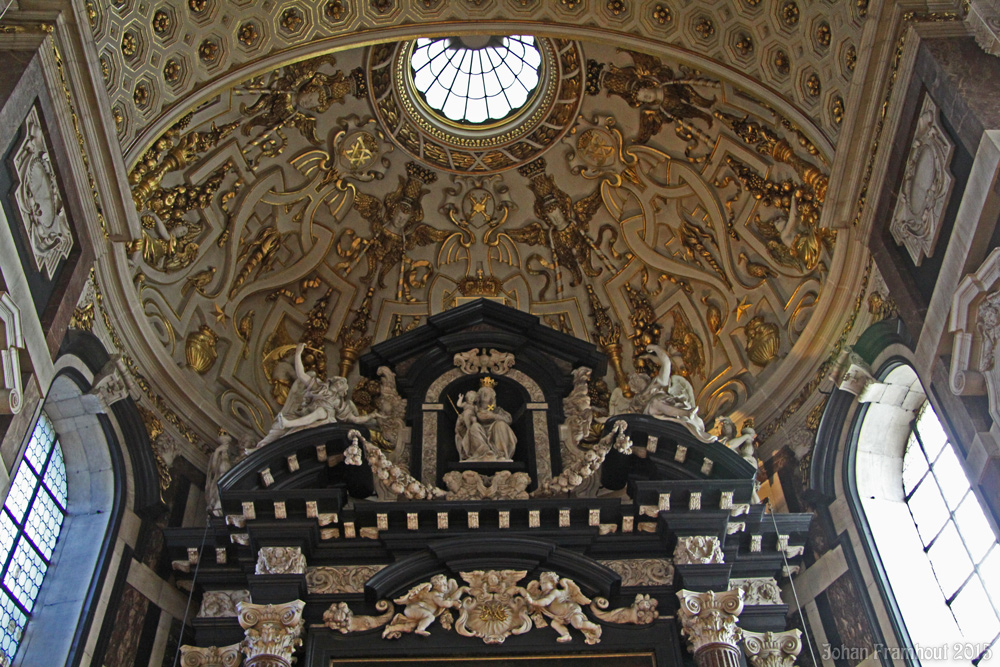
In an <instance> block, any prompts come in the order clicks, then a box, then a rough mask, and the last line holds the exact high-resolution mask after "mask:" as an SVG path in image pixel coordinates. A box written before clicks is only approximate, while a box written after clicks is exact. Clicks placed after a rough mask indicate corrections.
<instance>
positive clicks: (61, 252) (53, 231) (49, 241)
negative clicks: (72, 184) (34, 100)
mask: <svg viewBox="0 0 1000 667" xmlns="http://www.w3.org/2000/svg"><path fill="white" fill-rule="evenodd" d="M24 131H25V134H24V141H22V142H21V145H20V146H19V147H18V149H17V152H16V153H15V154H14V171H15V172H16V174H17V180H18V183H17V187H16V188H15V189H14V200H15V201H16V202H17V207H18V210H19V211H20V212H21V220H22V221H23V222H24V226H25V229H26V230H27V234H28V245H29V247H30V248H31V255H32V257H33V258H34V260H35V266H36V267H38V270H39V272H41V273H44V274H45V275H46V277H47V278H48V279H49V280H51V279H52V277H53V275H55V272H56V267H57V266H58V265H59V262H60V261H62V260H63V259H65V258H66V257H69V253H70V251H71V250H72V249H73V232H72V230H71V229H70V226H69V218H68V217H67V215H66V206H65V204H64V203H63V199H62V195H61V194H60V193H59V183H58V181H57V179H56V173H55V169H54V167H53V164H52V159H51V157H50V156H49V149H48V146H47V145H46V143H45V135H44V134H43V132H42V123H41V119H39V117H38V109H37V108H35V107H32V109H31V111H30V112H29V113H28V116H27V118H25V121H24Z"/></svg>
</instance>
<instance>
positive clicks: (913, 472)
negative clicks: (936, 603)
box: [903, 403, 1000, 662]
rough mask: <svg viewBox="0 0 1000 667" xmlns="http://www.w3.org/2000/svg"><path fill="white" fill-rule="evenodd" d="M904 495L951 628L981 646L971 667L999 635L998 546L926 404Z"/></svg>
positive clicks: (907, 455) (909, 446)
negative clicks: (954, 625)
mask: <svg viewBox="0 0 1000 667" xmlns="http://www.w3.org/2000/svg"><path fill="white" fill-rule="evenodd" d="M903 492H904V494H905V499H906V504H907V506H908V507H909V509H910V514H911V515H912V516H913V522H914V523H915V524H916V527H917V533H918V534H919V535H920V542H921V544H922V545H923V551H924V553H925V554H926V556H927V558H928V560H929V561H930V564H931V568H932V570H933V571H934V577H935V579H936V580H937V585H938V587H939V589H940V591H941V594H942V595H943V596H944V598H945V602H946V604H947V605H948V607H949V609H950V610H951V613H952V616H954V618H955V622H956V623H957V624H958V627H959V629H960V630H961V632H962V635H963V636H964V638H965V639H966V641H968V642H971V643H972V644H981V649H982V650H980V651H978V652H977V651H975V650H972V651H971V653H975V654H976V655H975V656H973V657H974V662H975V661H976V660H975V659H976V658H979V657H980V656H981V655H982V653H984V652H985V651H986V649H987V648H988V647H989V646H992V645H995V644H996V642H997V635H998V634H1000V613H998V612H1000V544H998V543H997V539H996V537H995V536H994V535H993V530H992V529H991V528H990V524H989V521H988V520H987V519H986V515H985V514H984V513H983V508H982V506H981V505H980V504H979V500H978V499H977V498H976V496H975V494H974V493H973V492H972V488H971V486H970V485H969V480H968V477H966V475H965V471H964V470H963V469H962V464H961V463H960V462H959V460H958V457H957V456H956V454H955V448H954V446H953V445H952V444H951V443H950V442H948V436H947V435H945V432H944V429H943V428H942V427H941V422H940V420H939V419H938V417H937V415H936V414H935V413H934V408H932V407H931V405H930V403H924V405H923V407H922V408H920V411H919V413H918V415H917V418H916V419H915V420H914V421H913V429H912V431H911V433H910V437H909V439H908V440H907V443H906V451H905V452H904V454H903Z"/></svg>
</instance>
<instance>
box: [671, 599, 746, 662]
mask: <svg viewBox="0 0 1000 667" xmlns="http://www.w3.org/2000/svg"><path fill="white" fill-rule="evenodd" d="M677 597H678V598H679V599H680V602H681V606H680V609H678V611H677V618H678V620H680V622H681V626H682V628H681V634H682V635H683V636H684V637H685V638H686V639H687V642H688V650H689V651H691V653H692V654H694V662H695V664H696V665H698V667H740V651H739V649H738V648H737V644H738V643H739V641H740V637H741V632H742V631H741V630H740V628H739V627H737V625H736V621H737V620H738V618H739V615H740V612H742V611H743V591H742V590H741V589H739V588H736V589H733V590H731V591H724V592H722V593H716V592H713V591H708V592H705V593H698V592H696V591H689V590H681V591H677Z"/></svg>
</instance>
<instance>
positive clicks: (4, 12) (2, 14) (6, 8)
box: [0, 0, 14, 21]
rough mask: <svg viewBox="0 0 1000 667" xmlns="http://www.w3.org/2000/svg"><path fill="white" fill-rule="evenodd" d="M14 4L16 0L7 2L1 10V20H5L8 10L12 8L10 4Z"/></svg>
mask: <svg viewBox="0 0 1000 667" xmlns="http://www.w3.org/2000/svg"><path fill="white" fill-rule="evenodd" d="M13 4H14V0H9V1H8V2H7V6H6V7H4V8H3V11H2V12H0V21H2V20H3V17H4V14H6V13H7V10H8V9H10V6H11V5H13Z"/></svg>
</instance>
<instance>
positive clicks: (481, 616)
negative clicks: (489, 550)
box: [328, 570, 659, 644]
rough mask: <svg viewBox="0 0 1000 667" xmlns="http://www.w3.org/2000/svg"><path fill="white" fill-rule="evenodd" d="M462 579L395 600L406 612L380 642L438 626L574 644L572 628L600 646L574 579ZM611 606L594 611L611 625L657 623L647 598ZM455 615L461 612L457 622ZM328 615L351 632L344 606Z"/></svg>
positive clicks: (440, 581) (441, 580) (488, 637)
mask: <svg viewBox="0 0 1000 667" xmlns="http://www.w3.org/2000/svg"><path fill="white" fill-rule="evenodd" d="M459 574H460V576H461V577H462V579H463V580H465V582H466V583H467V584H468V585H467V586H459V584H458V582H457V581H455V580H454V579H449V578H448V577H447V576H445V575H443V574H438V575H435V576H433V577H431V579H430V581H428V582H425V583H422V584H418V585H417V586H414V587H413V588H411V589H410V590H409V591H408V592H407V593H406V594H405V595H403V596H401V597H399V598H397V599H396V600H395V602H396V604H399V605H405V608H404V610H403V612H402V613H398V614H396V615H395V617H393V619H392V621H391V622H390V623H389V625H388V626H386V628H385V630H383V632H382V636H383V637H384V638H386V639H398V638H399V637H401V636H402V635H403V634H406V633H414V634H419V635H424V636H428V635H430V634H431V633H430V631H428V628H429V627H430V626H431V625H432V624H433V623H434V621H435V620H437V621H439V623H440V625H441V627H442V628H444V629H445V630H451V629H454V630H455V632H457V633H458V634H460V635H462V636H464V637H478V638H480V639H482V640H483V641H484V642H485V643H487V644H502V643H503V642H504V641H505V640H506V639H507V637H510V636H512V635H521V634H524V633H526V632H528V631H529V630H531V629H532V628H534V627H539V628H544V627H548V626H550V625H551V626H552V629H553V630H555V631H556V634H557V637H556V641H557V642H560V643H564V642H569V641H573V634H572V633H571V631H570V629H571V628H572V629H574V630H579V631H580V632H581V633H583V637H584V641H585V642H586V643H588V644H597V643H600V641H601V633H602V629H601V626H600V625H598V624H596V623H594V622H593V621H591V620H590V619H589V618H588V617H587V614H586V613H585V611H584V609H585V607H586V605H590V604H591V600H590V598H588V597H587V596H586V595H584V594H583V592H582V591H581V590H580V587H579V586H578V585H577V583H576V582H575V581H573V580H572V579H569V578H567V577H560V576H559V575H558V574H556V573H555V572H542V573H541V574H540V575H539V577H538V579H537V580H536V581H531V582H528V584H527V585H525V586H521V585H520V581H521V580H522V579H523V578H524V576H525V575H526V574H527V572H526V571H525V570H475V571H473V572H460V573H459ZM608 606H609V605H608V601H607V600H605V599H603V598H598V599H597V600H595V602H594V605H592V606H591V607H590V609H591V611H592V612H593V613H594V615H595V616H597V617H598V618H601V619H602V620H604V621H606V622H608V623H622V624H624V623H630V624H648V623H652V622H653V621H654V620H656V619H657V618H658V617H659V614H658V613H657V611H656V607H657V600H655V599H653V598H651V597H650V596H648V595H637V596H636V598H635V601H634V602H633V604H632V605H631V606H630V607H623V608H620V609H614V610H611V611H606V610H607V607H608ZM335 607H336V608H335ZM380 609H381V607H380ZM452 609H457V610H459V612H458V614H459V616H458V619H457V620H455V619H454V617H453V615H452V611H451V610H452ZM328 613H329V614H330V622H331V623H333V625H330V626H329V627H333V628H334V629H337V630H340V631H341V632H349V631H351V630H350V629H349V628H350V622H351V621H350V619H351V617H352V615H351V614H350V610H349V609H347V608H346V605H343V604H342V605H340V606H337V605H335V606H334V607H331V608H330V610H329V611H328ZM355 618H356V617H355ZM369 618H370V617H369ZM341 628H347V629H346V630H341Z"/></svg>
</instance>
